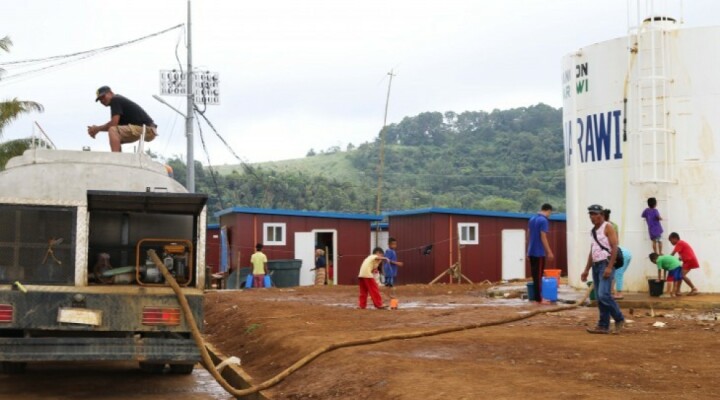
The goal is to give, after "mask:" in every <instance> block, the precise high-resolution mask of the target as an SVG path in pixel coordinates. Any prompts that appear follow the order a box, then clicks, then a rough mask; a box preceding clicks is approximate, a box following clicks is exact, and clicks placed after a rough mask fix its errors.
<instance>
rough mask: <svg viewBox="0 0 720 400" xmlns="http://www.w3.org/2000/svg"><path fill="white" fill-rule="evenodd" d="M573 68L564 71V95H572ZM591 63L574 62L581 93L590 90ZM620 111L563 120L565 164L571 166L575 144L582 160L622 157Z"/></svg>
mask: <svg viewBox="0 0 720 400" xmlns="http://www.w3.org/2000/svg"><path fill="white" fill-rule="evenodd" d="M571 71H572V70H570V69H567V70H565V71H564V72H563V79H562V80H563V98H564V99H567V98H569V97H571V95H572V94H571V93H572V92H571V90H572V86H571V83H572V80H573V79H572V72H571ZM588 76H589V68H588V63H582V64H577V65H575V93H576V94H577V95H582V94H585V93H587V92H588V91H589V90H590V83H589V78H588ZM621 115H622V111H621V110H608V111H603V112H599V113H594V114H586V115H578V116H577V118H575V120H574V121H573V120H568V121H565V122H564V123H563V136H564V139H565V140H564V141H565V164H566V165H567V166H570V164H571V161H572V154H573V147H575V146H577V147H576V151H577V152H578V155H579V158H580V162H581V163H587V162H600V161H610V160H620V159H622V150H621V149H620V129H621V127H620V120H621V118H620V117H621Z"/></svg>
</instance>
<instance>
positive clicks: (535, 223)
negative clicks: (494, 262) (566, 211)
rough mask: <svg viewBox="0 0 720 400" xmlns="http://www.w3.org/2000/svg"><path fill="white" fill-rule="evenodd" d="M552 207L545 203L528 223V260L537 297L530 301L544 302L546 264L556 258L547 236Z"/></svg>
mask: <svg viewBox="0 0 720 400" xmlns="http://www.w3.org/2000/svg"><path fill="white" fill-rule="evenodd" d="M552 210H553V208H552V206H551V205H550V204H548V203H545V204H543V205H542V207H540V212H538V213H537V215H535V216H534V217H532V218H530V222H529V223H528V252H527V255H528V258H529V259H530V273H531V274H532V280H533V285H535V286H534V288H535V297H534V298H532V299H528V300H531V301H536V302H538V303H540V302H542V296H541V293H542V288H541V284H542V275H543V270H544V269H545V263H546V261H547V262H552V260H553V258H555V256H554V255H553V252H552V250H551V249H550V243H549V242H548V238H547V234H548V231H549V226H550V223H549V220H548V218H550V214H552Z"/></svg>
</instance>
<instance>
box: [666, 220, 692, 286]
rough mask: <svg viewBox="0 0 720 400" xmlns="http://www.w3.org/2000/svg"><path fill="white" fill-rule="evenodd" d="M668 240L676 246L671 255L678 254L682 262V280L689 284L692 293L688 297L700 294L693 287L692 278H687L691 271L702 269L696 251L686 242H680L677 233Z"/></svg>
mask: <svg viewBox="0 0 720 400" xmlns="http://www.w3.org/2000/svg"><path fill="white" fill-rule="evenodd" d="M668 239H669V240H670V243H672V245H673V246H675V247H674V248H673V251H672V253H670V255H671V256H674V255H675V253H677V254H678V255H679V256H680V259H681V260H682V280H683V281H685V283H687V284H688V285H690V292H689V293H688V294H687V295H688V296H694V295H696V294H697V293H698V290H697V288H696V287H695V285H693V283H692V281H691V280H690V278H688V277H687V274H688V272H690V270H691V269H695V268H700V263H699V262H698V259H697V257H696V256H695V251H694V250H693V248H692V247H690V245H689V244H688V243H687V242H686V241H684V240H680V235H678V234H677V232H673V233H671V234H670V237H669V238H668ZM679 286H682V281H681V282H680V284H679ZM679 293H680V288H678V294H679Z"/></svg>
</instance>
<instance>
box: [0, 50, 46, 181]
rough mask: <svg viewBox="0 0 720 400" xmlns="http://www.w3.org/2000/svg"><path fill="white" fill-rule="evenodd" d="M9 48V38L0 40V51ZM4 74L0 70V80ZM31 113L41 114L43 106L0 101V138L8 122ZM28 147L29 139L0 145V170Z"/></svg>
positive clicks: (14, 100)
mask: <svg viewBox="0 0 720 400" xmlns="http://www.w3.org/2000/svg"><path fill="white" fill-rule="evenodd" d="M10 46H12V41H11V40H10V38H9V37H7V36H5V37H4V38H2V39H0V50H3V51H5V52H9V51H10ZM4 72H5V70H4V69H2V68H0V79H1V78H2V74H3V73H4ZM32 111H38V112H42V111H43V106H42V105H41V104H39V103H36V102H34V101H23V100H18V99H17V98H14V99H12V100H5V101H0V137H2V132H3V129H5V127H6V126H7V125H8V124H10V122H12V121H14V120H15V119H17V118H18V117H19V116H20V115H22V114H26V113H29V112H32ZM29 145H30V140H29V139H20V140H13V141H10V142H7V143H2V144H0V156H1V157H2V158H4V160H0V169H2V168H4V166H5V162H6V161H7V160H8V159H10V158H12V157H13V156H15V155H20V154H22V153H23V151H25V150H26V149H27V148H28V147H29Z"/></svg>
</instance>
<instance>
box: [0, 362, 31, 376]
mask: <svg viewBox="0 0 720 400" xmlns="http://www.w3.org/2000/svg"><path fill="white" fill-rule="evenodd" d="M25 367H27V363H26V362H14V361H3V362H2V364H1V367H0V368H1V370H2V373H3V374H22V373H24V372H25Z"/></svg>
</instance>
